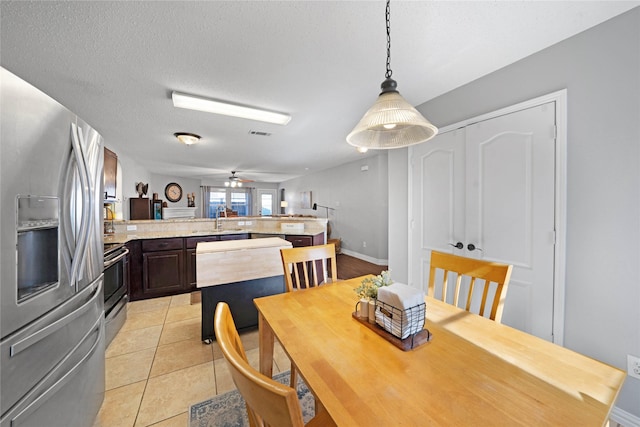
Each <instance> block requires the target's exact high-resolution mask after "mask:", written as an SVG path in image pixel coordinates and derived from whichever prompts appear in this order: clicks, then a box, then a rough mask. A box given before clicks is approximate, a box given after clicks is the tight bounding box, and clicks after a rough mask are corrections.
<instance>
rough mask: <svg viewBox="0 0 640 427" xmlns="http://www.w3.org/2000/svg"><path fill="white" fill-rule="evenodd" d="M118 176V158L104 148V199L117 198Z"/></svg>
mask: <svg viewBox="0 0 640 427" xmlns="http://www.w3.org/2000/svg"><path fill="white" fill-rule="evenodd" d="M117 176H118V156H117V155H116V153H114V152H113V151H111V150H109V149H108V148H106V147H105V148H104V198H105V200H109V199H115V198H116V177H117Z"/></svg>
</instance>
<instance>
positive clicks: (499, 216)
mask: <svg viewBox="0 0 640 427" xmlns="http://www.w3.org/2000/svg"><path fill="white" fill-rule="evenodd" d="M554 126H555V108H554V103H548V104H544V105H541V106H537V107H533V108H528V109H526V110H521V111H518V112H515V113H512V114H508V115H505V116H501V117H497V118H494V119H491V120H486V121H483V122H479V123H475V124H473V125H470V126H467V128H466V131H467V138H466V139H467V173H468V176H470V177H475V179H474V180H473V181H470V180H468V181H467V183H468V184H467V185H468V187H467V188H469V186H470V188H471V191H469V190H467V193H466V194H467V206H468V207H475V208H474V209H475V211H470V210H469V209H467V212H469V214H468V215H467V229H466V235H467V238H468V239H470V240H471V242H470V243H474V244H475V245H476V246H478V247H480V248H482V249H483V252H482V253H479V252H478V251H474V252H473V253H470V254H468V255H467V256H472V257H482V258H485V259H491V260H494V261H498V262H504V263H507V264H513V266H514V269H513V273H512V276H511V284H510V287H511V285H513V289H509V290H508V292H507V299H506V303H505V312H504V315H503V318H502V322H503V323H505V324H507V325H510V326H514V327H518V328H519V329H524V330H525V331H527V332H530V333H533V334H534V335H537V336H540V337H542V338H545V339H548V340H550V339H551V338H552V331H553V271H554V241H553V239H550V238H549V236H550V235H552V234H553V231H554V228H555V217H554V215H555V174H554V168H555V133H554ZM470 159H474V160H473V161H471V160H470ZM474 240H475V241H477V242H478V243H475V242H474ZM533 312H535V313H536V316H535V318H534V317H533V316H531V315H530V313H533Z"/></svg>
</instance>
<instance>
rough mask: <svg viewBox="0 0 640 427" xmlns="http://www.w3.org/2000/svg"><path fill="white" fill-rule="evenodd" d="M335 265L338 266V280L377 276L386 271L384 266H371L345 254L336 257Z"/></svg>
mask: <svg viewBox="0 0 640 427" xmlns="http://www.w3.org/2000/svg"><path fill="white" fill-rule="evenodd" d="M336 263H337V264H338V279H352V278H354V277H358V276H364V275H365V274H375V275H378V274H380V272H382V271H383V270H387V269H388V266H386V265H376V264H372V263H370V262H367V261H363V260H361V259H359V258H355V257H352V256H349V255H345V254H339V255H336Z"/></svg>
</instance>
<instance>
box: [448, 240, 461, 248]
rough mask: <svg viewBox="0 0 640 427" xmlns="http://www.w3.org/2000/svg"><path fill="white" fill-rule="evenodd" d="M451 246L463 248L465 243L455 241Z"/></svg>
mask: <svg viewBox="0 0 640 427" xmlns="http://www.w3.org/2000/svg"><path fill="white" fill-rule="evenodd" d="M449 244H450V245H451V246H453V247H454V248H456V249H463V248H464V245H463V244H462V242H458V243H456V244H455V245H454V244H453V243H449Z"/></svg>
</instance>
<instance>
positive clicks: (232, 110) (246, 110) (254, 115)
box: [171, 92, 291, 125]
mask: <svg viewBox="0 0 640 427" xmlns="http://www.w3.org/2000/svg"><path fill="white" fill-rule="evenodd" d="M171 98H172V99H173V106H174V107H178V108H186V109H189V110H197V111H205V112H207V113H214V114H222V115H224V116H232V117H240V118H243V119H249V120H257V121H260V122H267V123H275V124H277V125H286V124H287V123H289V122H290V121H291V116H290V115H289V114H286V113H279V112H276V111H269V110H264V109H261V108H255V107H248V106H244V105H237V104H231V103H228V102H225V101H216V100H213V99H209V98H203V97H201V96H195V95H187V94H184V93H179V92H173V93H172V94H171Z"/></svg>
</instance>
